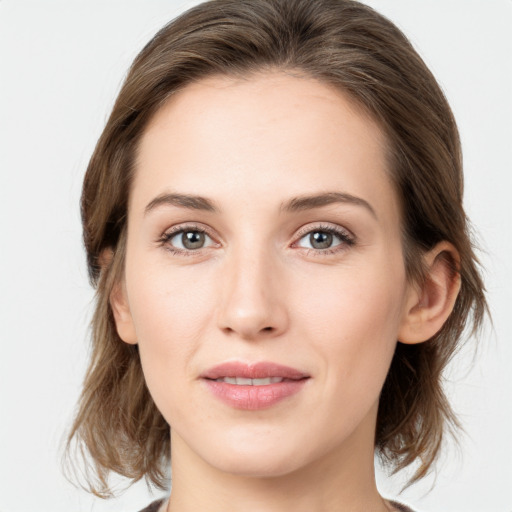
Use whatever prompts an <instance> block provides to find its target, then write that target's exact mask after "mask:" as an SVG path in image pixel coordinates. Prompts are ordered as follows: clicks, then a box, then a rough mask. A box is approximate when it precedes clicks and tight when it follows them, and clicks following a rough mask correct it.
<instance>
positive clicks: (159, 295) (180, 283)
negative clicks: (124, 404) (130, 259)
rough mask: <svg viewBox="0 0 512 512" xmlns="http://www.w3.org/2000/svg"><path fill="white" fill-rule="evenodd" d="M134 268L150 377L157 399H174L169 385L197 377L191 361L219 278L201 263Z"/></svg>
mask: <svg viewBox="0 0 512 512" xmlns="http://www.w3.org/2000/svg"><path fill="white" fill-rule="evenodd" d="M147 267H148V268H149V269H148V270H146V271H144V272H139V271H137V270H136V269H137V266H136V265H133V267H132V268H133V269H134V270H136V271H135V272H133V273H130V267H129V266H128V265H127V291H128V296H129V297H130V298H131V300H130V310H131V312H132V318H133V322H134V326H135V331H136V333H137V340H138V345H139V352H140V357H141V362H142V367H143V371H144V374H145V378H146V382H147V384H148V387H149V389H150V391H151V394H152V395H153V397H154V399H155V402H156V403H157V405H158V404H159V403H163V402H164V401H169V399H172V398H173V396H175V394H173V393H169V385H171V386H176V385H181V384H185V383H186V382H187V381H191V380H193V379H194V378H195V377H196V376H195V375H193V374H192V372H191V365H190V361H192V360H193V358H194V355H195V354H196V352H197V351H198V349H199V348H200V343H201V340H203V339H204V338H205V336H206V334H205V331H206V329H207V326H208V324H209V322H210V319H211V317H212V311H213V306H214V305H213V301H212V297H213V294H212V292H211V290H212V289H213V288H214V287H215V284H214V283H213V282H212V281H211V279H207V278H206V277H205V276H204V275H201V272H198V271H197V269H196V271H195V272H193V271H191V269H190V270H189V269H185V268H181V269H179V271H175V270H174V271H173V270H172V269H171V268H170V267H169V266H165V265H159V264H156V263H154V264H151V265H148V266H147Z"/></svg>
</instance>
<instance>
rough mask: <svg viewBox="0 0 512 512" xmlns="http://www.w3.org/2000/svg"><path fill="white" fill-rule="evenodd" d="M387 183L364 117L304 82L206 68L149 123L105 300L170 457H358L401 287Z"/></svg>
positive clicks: (404, 296)
mask: <svg viewBox="0 0 512 512" xmlns="http://www.w3.org/2000/svg"><path fill="white" fill-rule="evenodd" d="M388 176H389V172H388V169H387V161H386V140H385V138H384V136H383V133H382V132H381V130H380V129H379V127H378V126H377V125H376V124H375V123H374V122H373V121H372V120H371V119H369V118H368V117H367V116H366V115H364V114H363V113H362V112H361V111H360V110H359V109H358V108H357V107H356V106H355V105H354V104H353V103H352V102H351V101H349V100H348V99H347V97H345V96H344V95H343V94H342V93H340V92H339V91H337V90H335V89H333V88H331V87H329V86H327V85H324V84H322V83H319V82H317V81H314V80H312V79H306V78H300V77H296V76H290V75H288V74H285V73H277V72H275V73H267V74H260V75H255V76H252V77H249V78H247V79H245V80H235V79H230V78H226V77H214V78H209V79H205V80H203V81H200V82H198V83H196V84H193V85H189V86H188V87H186V88H185V89H184V90H182V91H181V92H179V93H178V94H176V95H175V96H174V97H173V98H172V99H171V100H170V101H169V102H168V103H167V104H166V105H165V106H164V107H163V108H162V109H161V110H160V111H159V112H158V113H157V114H156V116H155V117H154V118H153V120H152V121H151V123H150V125H149V127H148V128H147V130H146V132H145V134H144V136H143V138H142V141H141V145H140V151H139V155H138V160H137V165H136V175H135V179H134V183H133V188H132V191H131V197H130V203H129V216H128V241H127V256H126V272H125V281H124V283H123V286H122V287H120V290H119V291H118V293H116V294H115V295H114V296H113V299H112V300H113V305H114V310H115V311H116V321H117V325H118V331H119V333H120V335H121V337H122V338H123V339H124V340H125V341H127V342H129V343H138V344H139V348H140V355H141V360H142V366H143V369H144V374H145V377H146V380H147V384H148V387H149V389H150V391H151V394H152V396H153V398H154V400H155V402H156V405H157V407H158V408H159V410H160V411H161V412H162V414H163V416H164V417H165V418H166V420H167V421H168V422H169V424H170V425H171V429H172V439H173V458H175V461H176V457H178V458H179V457H182V458H184V457H189V458H190V457H192V458H195V459H196V460H197V461H200V462H201V463H206V464H207V465H208V466H209V467H213V468H217V469H220V470H222V471H227V472H230V473H236V474H244V475H259V476H270V475H283V474H287V473H289V472H291V471H294V470H296V469H298V468H301V467H304V466H306V465H308V464H311V463H314V462H318V461H321V460H324V459H326V458H327V457H330V456H336V457H339V456H341V455H343V454H344V455H345V456H350V454H352V455H354V456H358V457H360V456H364V457H372V458H373V439H374V429H375V421H376V414H377V406H378V399H379V393H380V391H381V388H382V385H383V382H384V380H385V377H386V374H387V371H388V368H389V365H390V362H391V359H392V356H393V352H394V349H395V345H396V340H397V338H398V337H399V332H400V329H401V326H402V325H403V323H404V318H405V316H406V314H407V309H408V308H409V307H410V304H409V302H410V297H411V293H410V292H411V290H410V287H409V285H408V283H407V281H406V276H405V269H404V262H403V256H402V247H401V235H400V219H399V206H398V201H397V197H396V195H395V192H394V189H393V186H392V183H391V182H390V179H389V178H388ZM237 377H238V381H237V380H235V379H236V378H237ZM253 379H256V380H253Z"/></svg>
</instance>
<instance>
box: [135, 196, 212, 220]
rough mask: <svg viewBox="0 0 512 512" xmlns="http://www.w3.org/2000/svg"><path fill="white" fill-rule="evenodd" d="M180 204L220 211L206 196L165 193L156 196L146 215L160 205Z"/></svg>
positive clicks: (187, 206)
mask: <svg viewBox="0 0 512 512" xmlns="http://www.w3.org/2000/svg"><path fill="white" fill-rule="evenodd" d="M164 205H167V206H179V207H181V208H187V209H189V210H202V211H207V212H213V213H218V212H219V209H218V208H217V207H216V206H215V204H214V202H213V201H211V200H210V199H207V198H206V197H201V196H194V195H191V194H172V193H164V194H160V195H159V196H157V197H155V198H154V199H153V200H152V201H151V202H150V203H148V205H147V206H146V208H145V210H144V215H147V214H148V213H149V212H150V211H152V210H154V209H156V208H157V207H159V206H164Z"/></svg>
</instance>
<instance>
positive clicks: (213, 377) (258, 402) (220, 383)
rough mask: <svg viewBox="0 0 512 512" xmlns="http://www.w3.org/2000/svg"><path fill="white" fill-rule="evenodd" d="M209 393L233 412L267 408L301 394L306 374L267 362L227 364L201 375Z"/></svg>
mask: <svg viewBox="0 0 512 512" xmlns="http://www.w3.org/2000/svg"><path fill="white" fill-rule="evenodd" d="M200 377H201V379H202V380H203V381H204V382H205V384H206V386H207V388H208V389H209V391H210V392H211V393H212V394H213V395H214V396H215V397H216V398H218V399H219V400H220V401H222V402H223V403H224V404H227V405H228V406H230V407H233V408H235V409H244V410H259V409H267V408H269V407H271V406H273V405H275V404H277V403H279V402H281V401H282V400H285V399H287V398H289V397H291V396H293V395H295V394H297V393H299V391H301V390H302V389H303V388H304V384H305V383H306V381H307V380H309V379H310V375H308V374H306V373H304V372H302V371H300V370H297V369H295V368H291V367H289V366H284V365H280V364H276V363H271V362H259V363H255V364H246V363H241V362H227V363H223V364H220V365H217V366H214V367H213V368H210V369H209V370H207V371H206V372H204V373H203V374H202V375H201V376H200Z"/></svg>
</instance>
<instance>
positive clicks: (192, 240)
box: [161, 228, 215, 252]
mask: <svg viewBox="0 0 512 512" xmlns="http://www.w3.org/2000/svg"><path fill="white" fill-rule="evenodd" d="M161 241H162V243H164V244H165V245H166V246H167V247H168V248H169V249H170V250H173V251H175V252H188V251H197V250H199V249H204V248H206V247H211V246H214V245H215V242H214V241H213V240H212V238H211V237H210V236H209V235H208V234H207V233H206V231H205V230H203V229H199V228H181V229H176V230H173V231H171V232H167V233H165V234H164V235H163V237H162V240H161Z"/></svg>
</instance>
